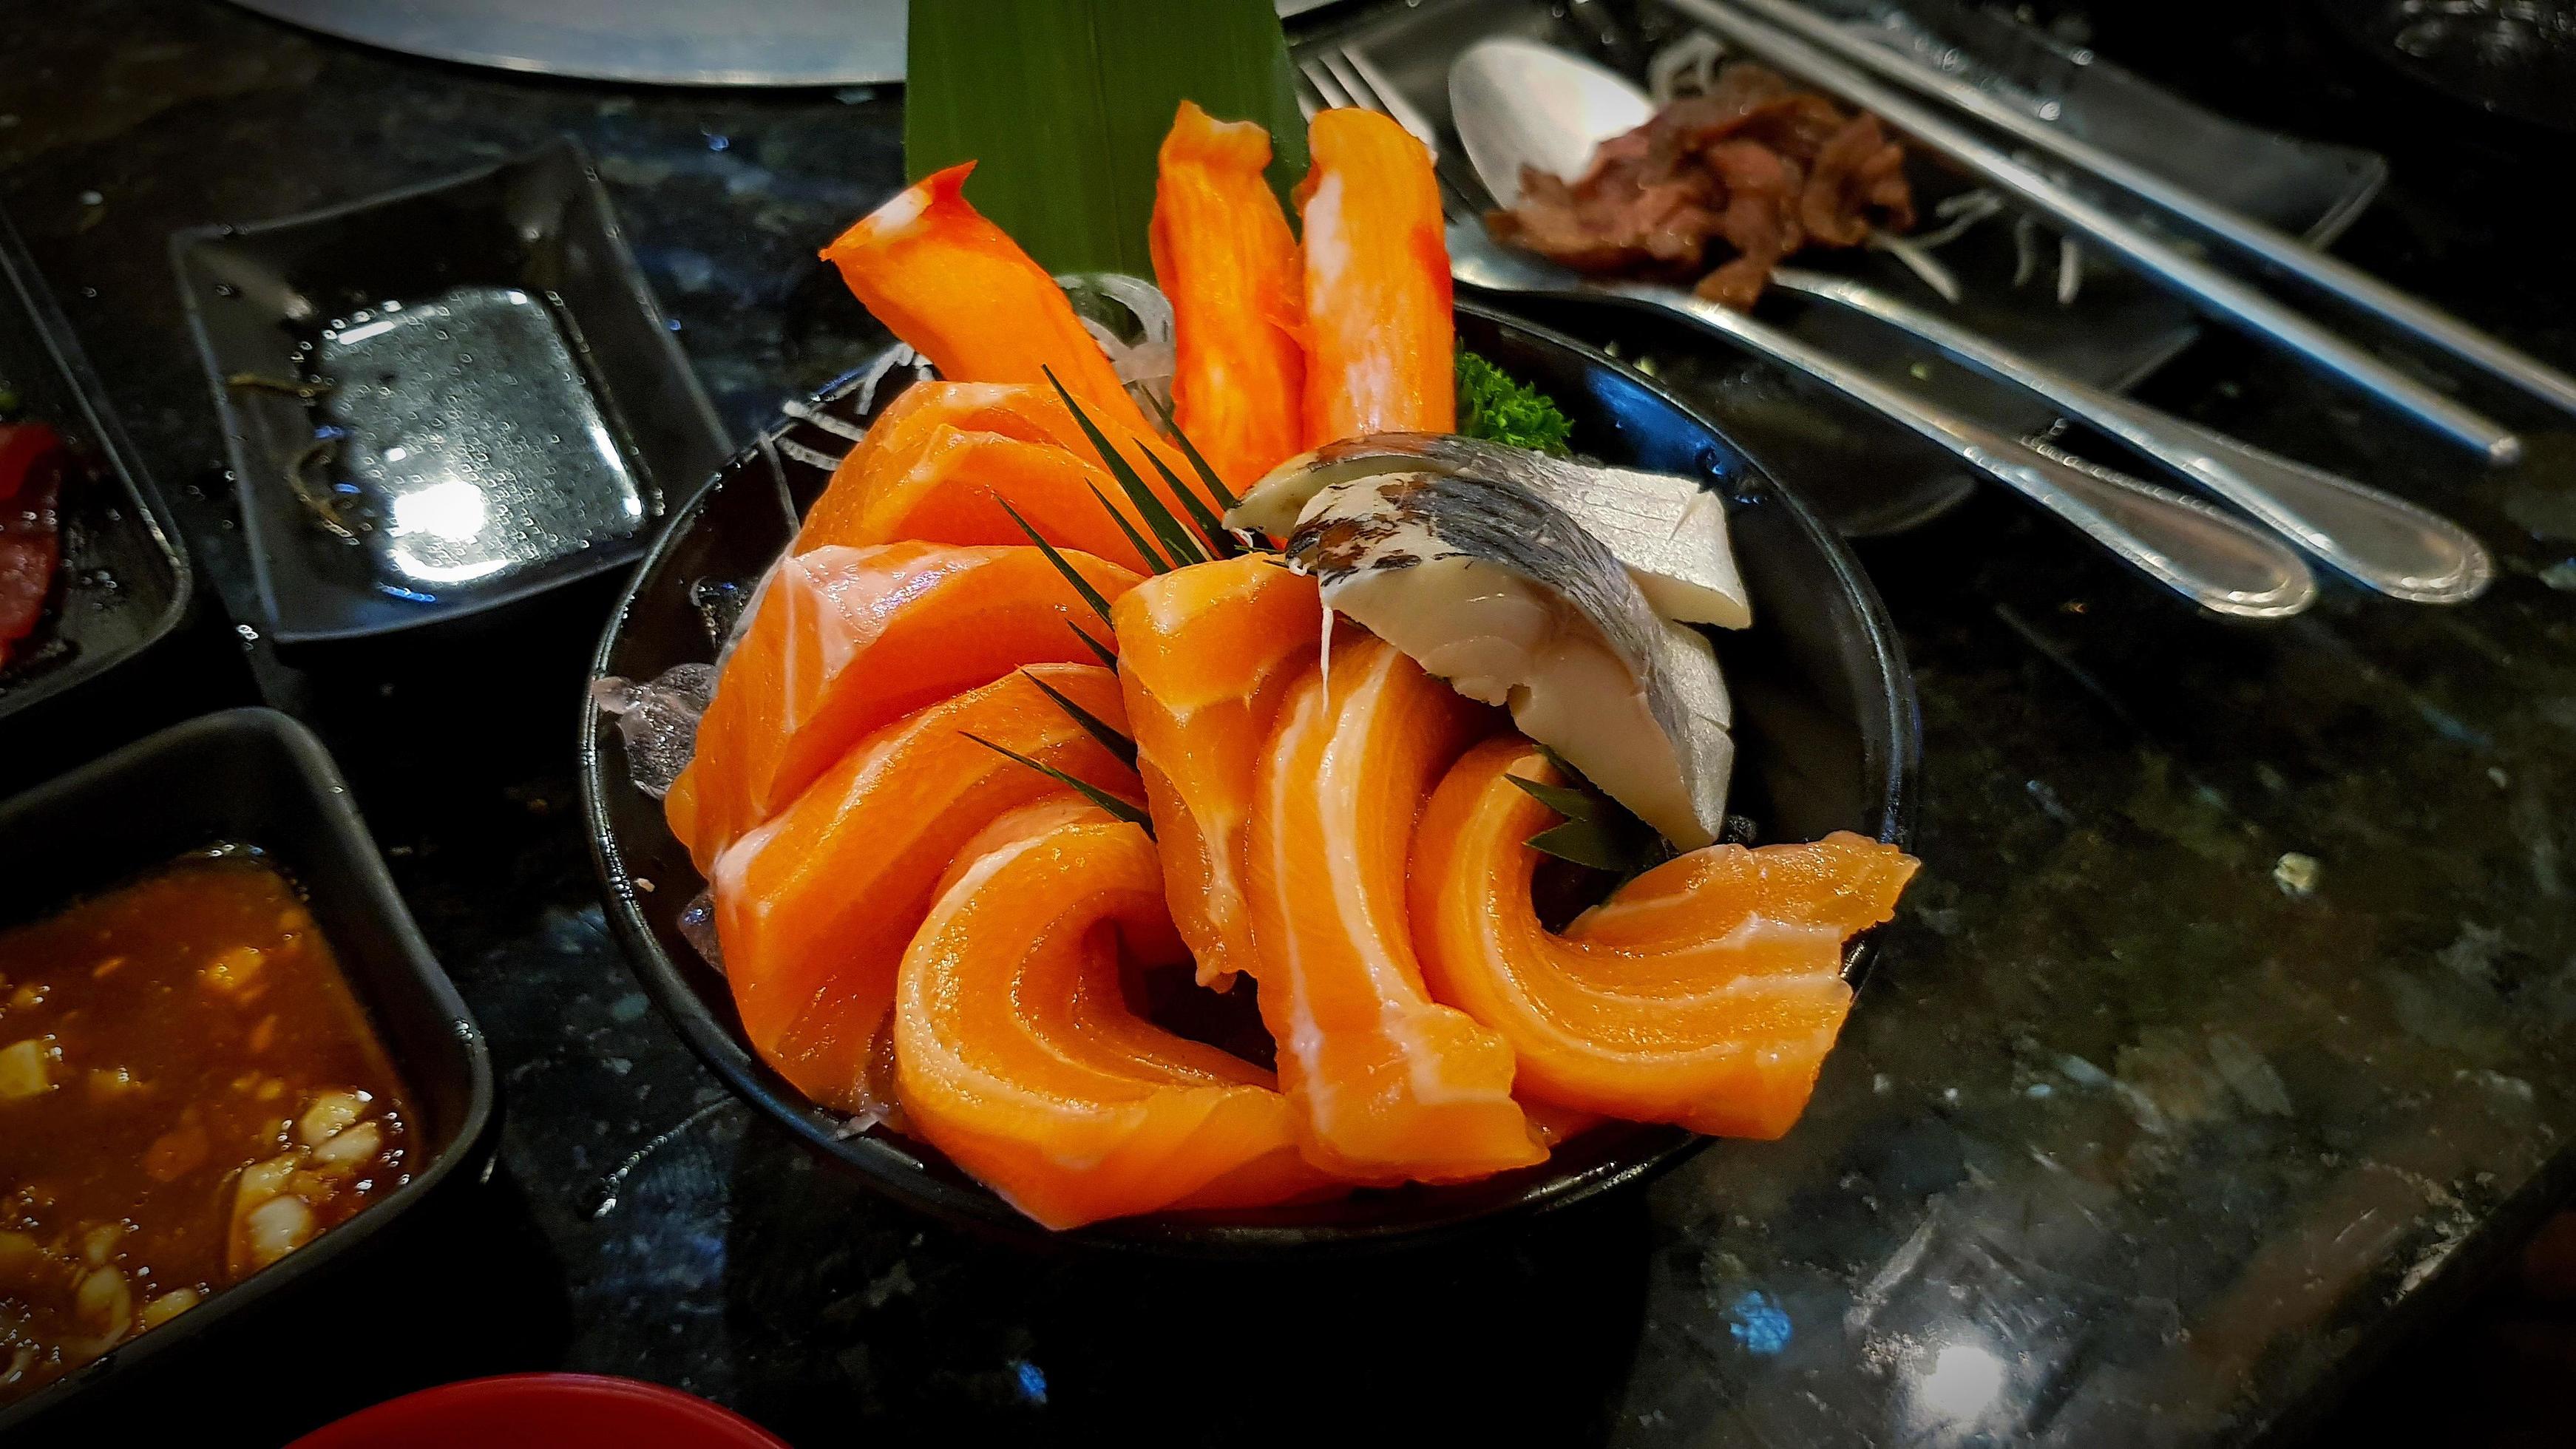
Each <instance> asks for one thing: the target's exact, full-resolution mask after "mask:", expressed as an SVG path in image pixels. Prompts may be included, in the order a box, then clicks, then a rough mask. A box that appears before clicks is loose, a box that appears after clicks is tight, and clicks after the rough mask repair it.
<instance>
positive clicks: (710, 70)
mask: <svg viewBox="0 0 2576 1449" xmlns="http://www.w3.org/2000/svg"><path fill="white" fill-rule="evenodd" d="M236 3H238V4H240V5H241V6H242V7H243V8H245V9H249V10H256V11H258V12H259V13H260V14H262V15H267V16H271V17H273V18H275V19H278V20H284V21H288V22H290V23H293V24H296V25H302V26H305V27H307V28H309V29H313V30H319V31H321V32H323V33H324V34H326V35H336V36H339V37H340V38H341V39H343V40H355V41H359V42H361V43H363V44H367V45H380V46H383V47H385V48H386V49H388V50H399V51H403V52H405V53H407V54H411V55H425V56H428V57H430V58H432V59H434V60H453V61H461V62H463V63H465V64H467V65H488V66H495V67H498V68H500V69H502V70H522V71H536V72H540V73H542V74H546V75H566V76H580V77H584V78H586V79H590V80H612V81H641V82H645V83H649V84H655V85H687V86H847V85H872V84H876V83H878V82H881V81H897V80H901V79H903V16H904V0H730V3H709V0H539V3H533V4H532V3H529V0H400V3H387V0H236ZM1326 3H1328V0H1280V5H1279V13H1280V14H1282V15H1297V14H1302V13H1304V12H1305V11H1308V10H1313V9H1316V8H1318V7H1320V6H1322V5H1324V4H1326Z"/></svg>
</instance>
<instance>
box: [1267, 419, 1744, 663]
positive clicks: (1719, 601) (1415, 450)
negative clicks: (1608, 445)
mask: <svg viewBox="0 0 2576 1449" xmlns="http://www.w3.org/2000/svg"><path fill="white" fill-rule="evenodd" d="M1422 472H1432V473H1445V474H1449V475H1451V476H1453V477H1459V478H1474V479H1478V480H1481V481H1488V482H1496V483H1513V484H1517V485H1519V486H1520V487H1522V488H1524V489H1527V490H1528V491H1529V492H1531V493H1533V494H1536V495H1537V496H1538V497H1540V498H1543V499H1545V500H1547V501H1548V502H1549V503H1552V504H1554V505H1556V506H1557V507H1558V508H1560V509H1563V510H1564V511H1565V512H1566V514H1567V515H1568V516H1570V517H1572V518H1573V519H1574V521H1575V522H1576V523H1579V524H1581V525H1582V526H1583V528H1584V531H1585V532H1587V533H1590V534H1591V535H1592V536H1593V537H1595V538H1597V539H1599V540H1601V542H1602V543H1603V544H1605V545H1606V546H1608V548H1609V550H1610V552H1611V555H1612V556H1613V557H1615V558H1617V559H1618V561H1619V562H1620V563H1621V564H1623V565H1625V566H1626V567H1627V570H1628V573H1629V574H1630V576H1631V577H1633V578H1635V579H1636V581H1637V587H1638V588H1639V589H1641V590H1643V591H1644V593H1645V595H1646V602H1647V603H1648V604H1650V605H1652V606H1653V608H1654V610H1655V612H1656V613H1658V614H1661V615H1663V616H1664V617H1665V618H1667V619H1677V620H1680V621H1681V622H1683V623H1686V624H1714V625H1716V626H1717V627H1719V628H1721V629H1741V628H1743V627H1745V626H1746V625H1748V624H1750V623H1752V622H1753V604H1752V600H1751V599H1750V597H1748V596H1747V594H1746V593H1745V589H1744V576H1743V575H1742V574H1741V573H1739V572H1738V571H1737V569H1736V567H1735V552H1734V549H1733V548H1732V547H1731V546H1730V545H1729V543H1728V542H1727V534H1726V503H1725V500H1723V499H1721V498H1720V497H1718V496H1717V495H1716V494H1715V493H1712V492H1710V491H1709V490H1708V489H1705V488H1702V487H1701V486H1700V485H1699V484H1697V483H1695V482H1693V481H1692V480H1690V479H1688V478H1681V477H1676V476H1674V475H1672V474H1670V473H1647V472H1641V471H1639V470H1637V469H1634V468H1603V467H1595V466H1591V465H1588V464H1583V463H1576V462H1571V461H1568V460H1566V459H1562V458H1551V457H1548V456H1546V455H1545V454H1543V453H1533V452H1530V451H1528V450H1526V449H1523V448H1510V447H1505V446H1503V445H1502V444H1499V443H1488V442H1484V441H1482V440H1479V439H1476V438H1465V437H1459V436H1456V435H1454V434H1448V433H1374V434H1371V435H1369V436H1367V437H1360V438H1344V439H1342V440H1341V441H1339V442H1333V443H1327V444H1325V445H1324V446H1322V447H1320V448H1317V449H1316V450H1315V451H1313V452H1311V453H1302V454H1300V455H1298V456H1297V457H1294V458H1291V459H1289V460H1288V461H1287V462H1285V463H1282V464H1280V465H1279V466H1278V467H1276V468H1273V469H1271V470H1270V473H1269V474H1268V476H1266V477H1264V478H1263V479H1262V480H1261V481H1260V482H1258V483H1256V484H1254V485H1253V486H1252V489H1251V491H1250V492H1248V493H1246V494H1245V495H1244V498H1243V501H1242V502H1241V503H1240V504H1238V505H1237V506H1236V507H1235V509H1234V511H1233V512H1231V513H1229V514H1227V515H1226V520H1225V521H1226V523H1227V525H1228V526H1229V527H1241V528H1257V529H1259V530H1261V531H1262V532H1264V533H1267V534H1270V535H1272V536H1273V537H1285V536H1286V535H1287V533H1288V532H1289V530H1291V529H1292V528H1294V527H1296V524H1297V519H1298V516H1299V515H1300V513H1302V512H1303V511H1304V509H1305V507H1306V505H1307V503H1308V502H1309V501H1310V500H1312V499H1313V498H1314V496H1315V495H1316V494H1317V493H1319V492H1321V491H1323V490H1324V489H1325V488H1327V487H1330V486H1331V485H1333V484H1336V483H1341V482H1346V481H1348V480H1351V479H1355V478H1369V477H1376V476H1379V475H1382V474H1388V473H1422Z"/></svg>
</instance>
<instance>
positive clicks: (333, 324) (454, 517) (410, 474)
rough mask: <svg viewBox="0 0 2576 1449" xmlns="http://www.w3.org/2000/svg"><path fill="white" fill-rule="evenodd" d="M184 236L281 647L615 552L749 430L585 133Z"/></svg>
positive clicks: (419, 618)
mask: <svg viewBox="0 0 2576 1449" xmlns="http://www.w3.org/2000/svg"><path fill="white" fill-rule="evenodd" d="M170 250H171V259H172V263H173V265H174V266H175V267H176V268H177V271H178V278H179V292H180V297H181V300H182V301H183V302H184V303H185V304H186V307H187V309H188V318H189V322H190V325H191V327H192V328H193V330H194V333H195V336H196V339H197V344H198V349H199V352H200V353H201V355H202V358H203V361H204V363H205V367H206V371H207V374H208V378H209V381H210V382H211V383H212V385H213V388H214V394H215V405H216V410H217V411H218V413H219V414H220V415H221V416H222V419H223V426H224V441H225V446H226V448H227V450H228V453H229V456H230V458H231V462H232V468H233V473H234V475H235V477H236V478H237V479H238V480H239V481H238V484H237V486H238V488H239V489H240V497H241V512H242V522H243V527H244V531H245V538H246V541H247V543H248V545H249V550H250V556H251V565H252V569H253V572H254V574H255V575H256V581H257V586H258V597H259V601H260V607H261V609H262V610H263V611H264V612H265V613H266V614H267V616H268V617H267V619H266V624H267V627H268V632H269V633H270V634H271V635H272V637H274V638H275V639H276V640H277V642H278V643H279V644H281V645H285V646H293V645H296V644H301V643H309V642H314V641H321V640H333V639H353V638H363V637H367V636H371V635H375V634H380V633H384V632H387V631H390V630H395V629H404V628H410V627H414V626H418V625H423V624H431V623H437V622H442V621H445V620H449V619H454V618H458V617H461V616H464V615H469V614H474V613H478V612H481V611H484V610H488V609H491V608H495V607H497V606H500V605H503V604H507V603H510V602H512V601H514V600H517V599H522V598H525V597H527V596H529V595H531V594H534V593H537V592H539V591H542V590H545V589H548V588H552V587H555V586H557V585H560V584H564V583H568V582H570V581H572V580H575V579H580V578H585V577H589V576H591V575H595V574H599V573H601V572H603V571H606V570H609V569H614V568H617V567H619V566H621V565H623V564H625V563H628V562H630V561H631V560H633V559H634V558H635V557H636V556H637V555H638V554H640V553H641V552H642V551H643V550H644V548H645V546H646V545H647V544H649V543H650V542H651V541H652V537H653V534H654V533H655V531H656V530H657V529H658V527H659V525H660V522H661V519H662V516H663V513H664V511H665V499H666V496H669V495H674V494H680V495H684V494H685V493H686V492H687V491H688V490H689V489H692V488H694V487H696V486H697V485H698V484H699V483H700V482H701V481H703V480H704V479H705V478H706V476H707V475H708V474H710V473H712V472H713V471H714V470H715V467H716V465H717V464H718V463H721V462H722V461H724V458H725V455H726V454H727V453H728V452H730V451H731V448H730V445H729V444H728V443H727V442H726V440H725V434H724V428H723V426H722V424H721V423H719V422H718V421H717V418H716V415H715V410H714V408H713V406H712V405H711V404H709V403H708V401H707V398H706V395H705V393H704V392H703V391H701V390H700V388H699V386H698V382H697V378H696V376H695V375H694V374H693V373H692V372H691V371H690V370H689V365H688V359H687V358H686V357H685V356H683V355H682V354H681V351H680V348H679V344H678V342H677V340H676V339H674V338H673V337H672V335H671V331H670V327H669V324H668V323H667V322H666V321H665V319H664V318H663V316H662V311H661V308H660V306H659V305H658V304H657V303H656V302H655V301H654V299H653V294H652V292H651V290H650V288H649V287H647V285H646V284H645V281H644V277H643V274H642V272H641V271H640V270H638V268H637V267H636V265H635V260H634V257H633V256H632V255H631V254H630V253H629V251H628V249H627V246H626V240H625V236H624V234H623V232H622V231H621V230H620V228H619V226H618V223H617V218H616V215H615V213H614V212H613V211H612V210H611V208H610V205H609V201H608V195H607V192H606V191H605V190H604V189H603V188H602V187H601V185H600V182H599V177H598V174H597V173H596V171H594V170H593V169H592V167H591V164H590V160H589V158H588V156H587V155H585V154H584V153H583V151H582V149H581V147H580V145H579V144H578V143H576V142H575V141H573V140H572V139H571V138H570V137H564V138H561V139H558V140H556V141H554V142H552V143H550V144H548V145H546V146H544V147H542V148H540V149H538V150H536V151H533V152H531V153H529V154H528V155H526V156H523V157H521V158H519V159H518V160H515V161H510V162H505V163H503V164H500V165H497V166H490V167H486V168H484V169H482V170H480V171H475V172H471V173H468V174H466V175H464V176H459V177H454V178H451V179H448V180H444V181H438V182H434V183H431V184H429V185H426V186H420V187H415V188H412V189H410V190H406V191H400V192H395V193H392V194H390V195H385V196H379V197H374V198H371V199H368V200H364V201H358V202H353V203H350V204H347V205H343V206H336V207H331V208H328V209H326V210H322V211H316V212H310V213H307V214H305V215H302V216H294V217H286V218H282V219H279V220H274V221H265V222H258V223H254V224H250V225H246V226H208V227H197V228H192V229H190V230H186V231H182V232H179V233H177V234H175V235H173V236H172V237H171V239H170Z"/></svg>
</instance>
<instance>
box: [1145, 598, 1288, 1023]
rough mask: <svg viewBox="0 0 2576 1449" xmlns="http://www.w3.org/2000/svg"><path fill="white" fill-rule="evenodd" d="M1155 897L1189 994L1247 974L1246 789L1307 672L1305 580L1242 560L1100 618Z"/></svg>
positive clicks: (1248, 792)
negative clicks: (1112, 634) (1177, 940)
mask: <svg viewBox="0 0 2576 1449" xmlns="http://www.w3.org/2000/svg"><path fill="white" fill-rule="evenodd" d="M1110 616H1111V620H1112V622H1113V623H1114V624H1115V625H1116V627H1117V631H1118V679H1119V684H1120V687H1121V689H1122V690H1123V692H1124V696H1123V697H1124V698H1125V700H1126V704H1127V726H1128V731H1129V733H1130V734H1131V735H1132V736H1133V737H1134V739H1135V741H1136V768H1137V772H1138V773H1139V774H1140V775H1142V776H1143V777H1144V782H1145V799H1146V802H1147V803H1148V805H1149V806H1150V807H1151V809H1152V812H1153V819H1154V840H1155V844H1156V846H1157V848H1158V850H1159V852H1160V854H1161V856H1162V862H1163V884H1164V891H1165V894H1167V895H1168V896H1169V897H1170V898H1171V905H1172V918H1173V920H1174V921H1175V922H1176V923H1177V924H1178V926H1179V928H1180V932H1181V939H1183V940H1184V941H1186V942H1188V943H1189V948H1190V952H1191V954H1192V955H1193V956H1195V957H1196V958H1197V960H1198V974H1199V981H1200V984H1202V985H1216V984H1217V983H1219V982H1220V981H1222V980H1223V979H1224V978H1226V977H1229V976H1231V975H1232V974H1233V973H1235V972H1238V971H1246V970H1249V969H1251V965H1252V957H1253V942H1252V918H1251V913H1250V908H1249V906H1248V905H1247V904H1246V903H1245V900H1244V890H1243V872H1244V848H1245V842H1246V830H1247V827H1248V826H1249V824H1250V822H1251V816H1252V794H1253V784H1254V777H1255V776H1256V775H1257V774H1258V772H1259V770H1260V765H1261V747H1262V745H1263V743H1264V742H1265V741H1267V740H1268V739H1269V737H1270V730H1271V725H1272V723H1273V722H1274V721H1275V720H1276V719H1277V717H1278V714H1279V703H1280V701H1281V700H1282V699H1283V698H1285V697H1286V695H1287V691H1288V686H1289V685H1290V684H1291V683H1293V682H1294V681H1295V680H1296V678H1297V676H1298V675H1299V674H1300V673H1302V672H1303V671H1304V670H1305V668H1306V667H1307V666H1308V665H1310V664H1312V663H1313V662H1314V659H1315V653H1316V648H1317V644H1318V641H1319V639H1320V638H1321V628H1320V621H1321V620H1322V618H1323V603H1322V601H1321V599H1320V598H1319V597H1318V596H1317V594H1316V589H1315V581H1314V580H1313V579H1311V578H1308V577H1306V576H1305V575H1303V574H1299V573H1295V572H1292V571H1290V570H1289V569H1287V568H1286V567H1284V566H1282V565H1281V564H1280V562H1279V560H1278V559H1277V558H1275V557H1271V556H1267V555H1247V556H1245V557H1242V558H1235V559H1226V560H1222V561H1219V562H1216V563H1205V564H1197V565H1193V566H1192V567H1189V568H1185V569H1178V570H1175V571H1174V572H1171V573H1168V574H1164V575H1162V576H1160V577H1157V578H1151V579H1147V580H1145V581H1144V582H1143V583H1141V584H1139V585H1137V586H1136V587H1135V588H1133V589H1130V590H1128V591H1127V594H1126V596H1125V597H1124V598H1121V599H1120V600H1119V601H1118V602H1117V604H1116V605H1114V606H1113V607H1112V608H1111V610H1110Z"/></svg>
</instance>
